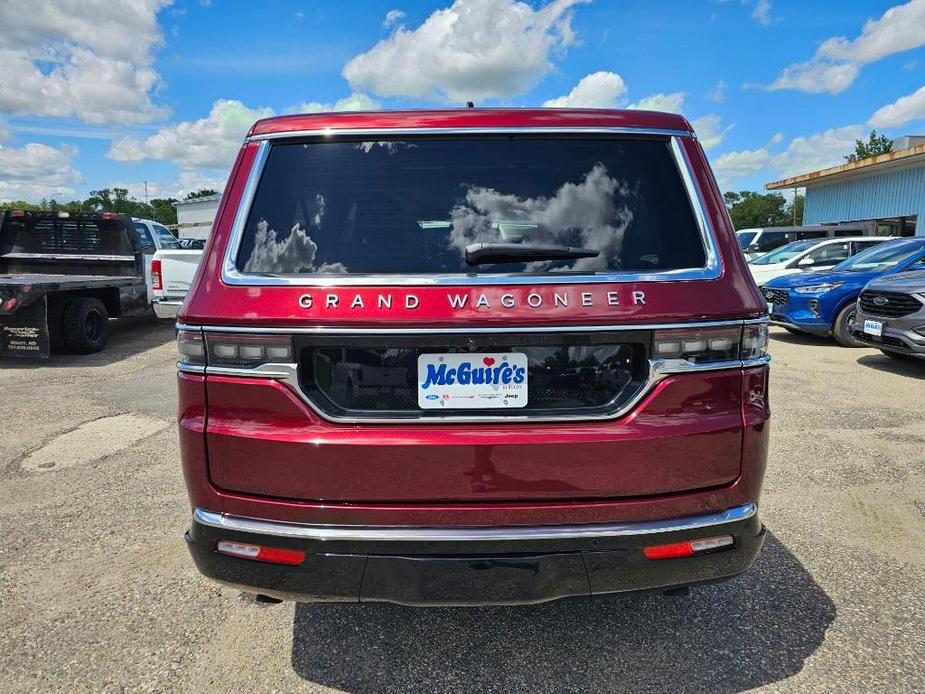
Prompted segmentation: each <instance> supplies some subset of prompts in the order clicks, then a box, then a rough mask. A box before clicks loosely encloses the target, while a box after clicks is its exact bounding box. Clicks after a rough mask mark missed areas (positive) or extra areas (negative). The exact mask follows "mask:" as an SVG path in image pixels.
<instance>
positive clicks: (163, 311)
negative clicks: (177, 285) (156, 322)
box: [151, 299, 183, 320]
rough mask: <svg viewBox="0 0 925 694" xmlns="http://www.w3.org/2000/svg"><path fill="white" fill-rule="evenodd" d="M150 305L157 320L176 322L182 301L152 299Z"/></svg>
mask: <svg viewBox="0 0 925 694" xmlns="http://www.w3.org/2000/svg"><path fill="white" fill-rule="evenodd" d="M151 305H152V306H153V307H154V315H155V316H157V317H158V318H165V319H170V320H176V319H177V312H178V311H179V310H180V306H182V305H183V299H154V300H153V301H152V302H151Z"/></svg>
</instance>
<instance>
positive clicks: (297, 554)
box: [215, 540, 305, 565]
mask: <svg viewBox="0 0 925 694" xmlns="http://www.w3.org/2000/svg"><path fill="white" fill-rule="evenodd" d="M215 549H216V551H217V552H218V553H219V554H227V555H228V556H230V557H238V558H240V559H253V560H254V561H265V562H268V563H270V564H290V565H295V564H301V563H302V562H303V561H305V552H303V551H302V550H299V549H283V548H282V547H264V546H263V545H248V544H244V543H243V542H226V541H224V540H222V541H221V542H219V543H218V544H217V545H216V546H215Z"/></svg>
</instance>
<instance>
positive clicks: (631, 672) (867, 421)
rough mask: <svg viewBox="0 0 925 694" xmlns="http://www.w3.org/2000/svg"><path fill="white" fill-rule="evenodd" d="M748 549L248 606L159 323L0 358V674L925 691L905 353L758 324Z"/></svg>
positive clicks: (262, 686) (96, 687)
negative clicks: (231, 578)
mask: <svg viewBox="0 0 925 694" xmlns="http://www.w3.org/2000/svg"><path fill="white" fill-rule="evenodd" d="M772 334H773V337H772V342H771V353H772V356H773V359H774V361H773V366H772V407H773V410H774V415H773V417H774V419H773V428H772V446H771V448H772V450H771V457H770V461H769V466H768V473H767V477H766V483H765V491H764V495H763V497H762V499H761V503H760V509H761V515H762V517H763V520H764V522H765V524H766V525H767V526H768V528H769V531H770V535H769V538H768V542H767V543H766V545H765V549H764V552H763V553H762V556H761V557H760V558H759V560H758V562H757V563H756V564H755V566H754V567H753V569H752V570H751V571H749V572H748V573H746V574H745V575H743V576H741V577H739V578H736V579H734V580H732V581H729V582H727V583H723V584H718V585H714V586H705V587H701V588H697V589H694V590H693V591H692V592H691V594H690V595H689V596H686V597H665V596H661V595H645V596H636V597H622V598H620V597H617V598H606V599H597V600H586V599H584V600H566V601H559V602H554V603H547V604H543V605H536V606H530V607H516V608H450V609H419V608H408V607H400V606H393V605H336V604H321V605H309V604H292V603H284V604H281V605H273V606H266V605H262V604H258V603H256V602H255V601H254V600H253V598H251V597H248V596H246V595H243V594H241V593H239V592H238V591H235V590H232V589H230V588H225V587H221V586H219V585H216V584H214V583H211V582H209V581H207V580H205V579H203V578H201V577H200V576H199V575H198V574H197V572H196V570H195V568H194V566H193V564H192V562H191V561H190V559H189V556H188V554H187V551H186V548H185V547H184V544H183V540H182V536H183V532H184V530H185V529H186V527H187V524H188V520H189V508H188V504H187V499H186V493H185V490H184V487H183V479H182V475H181V473H180V466H179V460H178V450H177V439H176V432H175V428H174V413H175V379H174V372H175V369H174V364H175V353H174V346H173V328H172V326H170V325H165V324H156V323H154V322H153V321H150V320H138V321H131V322H126V323H124V324H121V325H119V326H118V327H117V328H116V330H115V332H114V335H113V337H112V339H111V342H110V345H109V346H108V347H107V349H106V350H105V351H104V352H102V353H100V354H96V355H91V356H80V357H78V356H73V357H70V356H69V357H55V358H53V359H52V360H50V361H49V362H46V363H39V364H35V363H25V362H10V361H5V362H2V363H0V403H2V407H3V414H2V416H0V673H2V674H0V691H65V690H66V691H70V692H73V691H154V690H157V691H205V692H209V691H215V692H225V691H229V692H231V691H234V692H245V691H293V690H302V689H304V690H307V691H315V690H319V691H320V690H329V689H333V690H341V691H347V692H371V691H376V692H380V691H414V692H438V691H476V690H477V691H482V692H494V691H497V692H502V691H504V692H511V691H524V692H546V691H565V690H571V691H588V692H593V691H601V692H624V691H626V692H703V691H708V692H739V691H745V690H750V689H753V688H755V689H763V690H766V691H809V692H814V691H818V692H829V691H832V692H836V691H844V692H867V691H891V692H913V691H923V690H925V666H923V662H925V618H923V617H925V614H923V613H925V608H923V605H925V542H923V540H925V362H921V363H918V364H902V363H898V362H895V361H894V360H891V359H889V358H887V357H885V356H883V355H881V354H880V353H879V352H878V351H876V350H872V349H845V348H841V347H838V346H836V345H835V344H834V343H831V342H828V341H825V340H818V339H814V338H809V337H806V338H801V337H795V336H791V335H789V334H788V333H786V332H783V331H778V330H776V329H775V330H773V331H772Z"/></svg>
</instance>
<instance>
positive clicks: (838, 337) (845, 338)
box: [832, 303, 864, 347]
mask: <svg viewBox="0 0 925 694" xmlns="http://www.w3.org/2000/svg"><path fill="white" fill-rule="evenodd" d="M856 317H857V307H856V306H855V304H854V303H850V304H848V305H847V306H845V308H843V309H842V310H841V311H839V312H838V317H837V318H836V319H835V323H834V324H833V325H832V336H833V337H834V338H835V341H836V342H837V343H838V344H840V345H841V346H842V347H863V346H864V343H863V342H859V341H858V340H856V339H855V337H854V334H853V331H854V320H855V318H856Z"/></svg>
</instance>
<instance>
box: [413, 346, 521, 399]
mask: <svg viewBox="0 0 925 694" xmlns="http://www.w3.org/2000/svg"><path fill="white" fill-rule="evenodd" d="M527 365H528V359H527V355H526V354H524V353H523V352H477V353H471V352H469V353H466V352H464V353H459V352H440V353H431V354H421V355H418V384H417V387H418V406H419V407H420V408H421V409H424V410H441V409H442V410H451V409H452V410H456V409H466V410H487V409H510V408H520V407H526V405H527V395H528V390H527V381H528V369H527Z"/></svg>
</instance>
